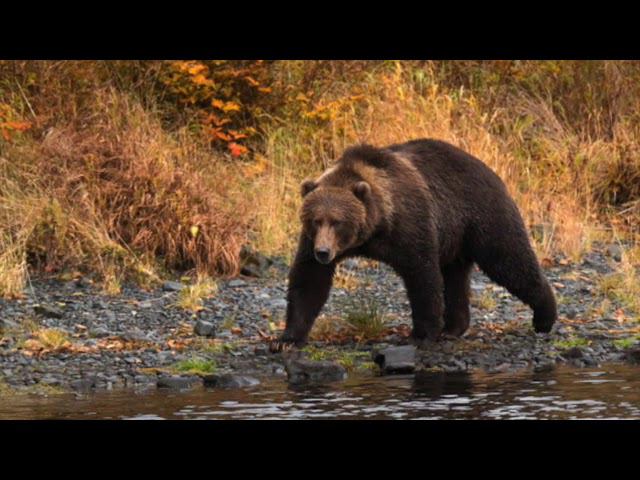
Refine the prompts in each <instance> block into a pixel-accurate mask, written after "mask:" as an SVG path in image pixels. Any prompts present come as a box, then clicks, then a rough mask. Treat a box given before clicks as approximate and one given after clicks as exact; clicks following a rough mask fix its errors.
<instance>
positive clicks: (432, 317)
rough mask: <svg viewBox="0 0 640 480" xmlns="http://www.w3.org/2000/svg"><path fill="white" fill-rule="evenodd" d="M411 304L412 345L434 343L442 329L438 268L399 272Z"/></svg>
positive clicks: (442, 298) (441, 296)
mask: <svg viewBox="0 0 640 480" xmlns="http://www.w3.org/2000/svg"><path fill="white" fill-rule="evenodd" d="M400 275H401V277H402V279H403V280H404V284H405V287H406V289H407V296H408V297H409V303H410V304H411V317H412V320H413V331H412V332H411V338H410V340H411V342H412V343H414V344H416V345H422V344H423V343H424V342H425V341H435V340H436V339H437V338H438V336H439V335H440V333H441V332H442V329H443V327H444V319H443V312H444V296H443V279H442V274H441V272H440V268H439V267H438V266H437V265H436V264H433V265H431V266H425V267H423V266H413V267H412V268H406V269H404V270H402V271H400Z"/></svg>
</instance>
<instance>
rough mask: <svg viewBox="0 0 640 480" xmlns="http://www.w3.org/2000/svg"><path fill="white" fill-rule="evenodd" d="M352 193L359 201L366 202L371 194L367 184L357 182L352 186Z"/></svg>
mask: <svg viewBox="0 0 640 480" xmlns="http://www.w3.org/2000/svg"><path fill="white" fill-rule="evenodd" d="M353 193H354V194H355V196H356V197H358V198H359V199H360V200H362V201H364V200H366V199H367V198H368V197H369V195H370V194H371V186H370V185H369V184H368V183H367V182H358V183H356V184H355V185H354V186H353Z"/></svg>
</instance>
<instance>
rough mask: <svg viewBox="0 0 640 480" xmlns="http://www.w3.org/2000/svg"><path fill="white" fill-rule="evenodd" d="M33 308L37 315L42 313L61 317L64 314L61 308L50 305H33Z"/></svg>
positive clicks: (45, 315) (46, 315)
mask: <svg viewBox="0 0 640 480" xmlns="http://www.w3.org/2000/svg"><path fill="white" fill-rule="evenodd" d="M33 310H34V311H35V312H36V313H37V314H38V315H42V316H43V317H47V318H62V317H63V316H64V314H63V313H62V310H60V309H59V308H56V307H54V306H52V305H34V306H33Z"/></svg>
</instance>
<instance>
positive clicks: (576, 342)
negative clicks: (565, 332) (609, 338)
mask: <svg viewBox="0 0 640 480" xmlns="http://www.w3.org/2000/svg"><path fill="white" fill-rule="evenodd" d="M590 344H591V341H590V340H587V339H586V338H582V337H572V338H569V339H567V340H556V341H555V342H553V346H554V347H556V348H560V349H563V350H567V349H569V348H574V347H586V346H588V345H590Z"/></svg>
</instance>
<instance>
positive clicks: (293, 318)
mask: <svg viewBox="0 0 640 480" xmlns="http://www.w3.org/2000/svg"><path fill="white" fill-rule="evenodd" d="M302 195H303V196H304V204H303V207H302V215H301V218H302V223H303V231H302V234H301V236H300V240H299V247H298V252H297V254H296V257H295V260H294V262H293V265H292V267H291V271H290V273H289V290H288V306H287V321H286V328H285V331H284V333H283V335H282V336H281V338H280V340H279V342H280V343H279V344H280V345H282V344H284V343H295V344H296V345H302V344H304V343H305V342H306V339H307V335H308V333H309V331H310V330H311V327H312V325H313V322H314V320H315V319H316V317H317V315H318V313H319V312H320V310H321V308H322V306H323V305H324V303H325V302H326V300H327V298H328V296H329V290H330V289H331V283H332V277H333V274H334V271H335V267H336V264H337V263H338V262H340V261H341V260H343V259H344V258H347V257H351V256H363V257H367V258H371V259H375V260H379V261H382V262H385V263H387V264H389V265H390V266H391V267H392V268H393V269H394V270H395V271H396V272H397V273H398V274H399V275H400V276H401V277H402V279H403V281H404V283H405V286H406V289H407V294H408V297H409V301H410V304H411V310H412V319H413V332H412V337H413V340H414V341H422V340H425V339H428V340H434V339H436V338H437V337H438V336H439V335H440V334H441V333H442V332H443V331H444V332H445V333H447V334H450V335H455V336H459V335H462V334H463V333H464V332H465V330H466V329H467V327H468V326H469V278H470V273H471V268H472V266H473V264H474V263H477V264H478V266H479V267H480V268H481V269H482V270H483V271H484V272H485V273H486V274H487V275H488V276H489V277H490V278H491V279H492V280H493V281H495V282H496V283H498V284H499V285H502V286H504V287H505V288H506V289H507V290H509V292H511V293H512V294H514V295H515V296H517V297H518V298H520V299H521V300H522V301H523V302H525V303H526V304H528V305H529V306H531V308H532V309H533V312H534V313H533V326H534V329H535V331H536V332H549V331H550V330H551V327H552V325H553V323H554V322H555V320H556V316H557V314H556V302H555V298H554V295H553V292H552V290H551V288H550V286H549V283H548V282H547V280H546V279H545V277H544V275H543V273H542V270H541V268H540V266H539V264H538V262H537V259H536V256H535V254H534V252H533V250H532V248H531V245H530V243H529V239H528V237H527V232H526V230H525V226H524V223H523V221H522V218H521V216H520V213H519V212H518V209H517V207H516V205H515V203H514V202H513V200H512V199H511V198H510V196H509V194H508V193H507V190H506V188H505V186H504V184H503V183H502V181H501V180H500V178H499V177H498V176H497V175H496V174H495V173H493V172H492V171H491V170H490V169H489V168H488V167H487V166H486V165H484V164H483V163H482V162H481V161H480V160H478V159H477V158H475V157H473V156H471V155H469V154H468V153H465V152H464V151H462V150H460V149H458V148H456V147H454V146H452V145H450V144H448V143H445V142H441V141H437V140H414V141H411V142H408V143H404V144H399V145H392V146H389V147H387V148H375V147H372V146H369V145H361V146H356V147H352V148H349V149H348V150H346V151H345V152H344V154H343V156H342V157H341V158H340V159H339V160H338V161H337V162H336V164H335V166H333V167H332V168H330V169H328V170H327V171H325V172H324V173H323V174H322V175H321V176H320V177H319V178H318V179H316V180H307V181H305V182H304V183H303V184H302Z"/></svg>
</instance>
